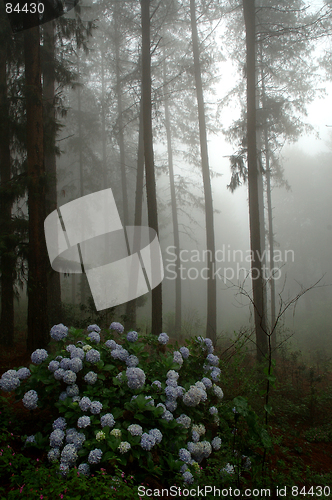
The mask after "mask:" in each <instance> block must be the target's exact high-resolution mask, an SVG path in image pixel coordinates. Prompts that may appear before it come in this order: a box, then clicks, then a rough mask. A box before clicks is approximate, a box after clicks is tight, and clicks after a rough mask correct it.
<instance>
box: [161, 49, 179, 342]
mask: <svg viewBox="0 0 332 500" xmlns="http://www.w3.org/2000/svg"><path fill="white" fill-rule="evenodd" d="M163 79H164V106H165V128H166V139H167V157H168V170H169V183H170V191H171V209H172V222H173V235H174V246H175V255H176V261H175V265H176V270H177V271H176V272H177V276H176V280H175V325H174V328H175V333H176V334H179V333H180V332H181V322H182V319H181V312H182V308H181V275H180V271H179V267H180V264H181V262H180V235H179V222H178V213H177V206H176V193H175V182H174V168H173V150H172V131H171V120H170V114H169V104H168V95H167V83H166V57H165V54H164V66H163Z"/></svg>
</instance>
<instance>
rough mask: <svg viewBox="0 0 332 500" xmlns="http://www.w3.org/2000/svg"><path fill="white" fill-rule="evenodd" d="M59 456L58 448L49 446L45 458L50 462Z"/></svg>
mask: <svg viewBox="0 0 332 500" xmlns="http://www.w3.org/2000/svg"><path fill="white" fill-rule="evenodd" d="M59 457H60V449H59V448H51V449H50V451H49V452H48V453H47V458H48V460H49V461H50V462H57V461H58V460H59Z"/></svg>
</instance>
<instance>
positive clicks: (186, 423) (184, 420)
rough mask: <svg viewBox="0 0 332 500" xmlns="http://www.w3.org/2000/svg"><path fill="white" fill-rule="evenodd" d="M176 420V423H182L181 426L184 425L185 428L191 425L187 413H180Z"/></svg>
mask: <svg viewBox="0 0 332 500" xmlns="http://www.w3.org/2000/svg"><path fill="white" fill-rule="evenodd" d="M176 421H177V423H178V424H180V425H182V427H184V428H185V429H189V427H190V425H191V418H190V417H188V415H185V414H184V413H182V415H180V416H179V417H178V418H177V419H176Z"/></svg>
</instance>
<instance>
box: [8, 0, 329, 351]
mask: <svg viewBox="0 0 332 500" xmlns="http://www.w3.org/2000/svg"><path fill="white" fill-rule="evenodd" d="M152 3H153V2H152ZM203 4H204V2H203V3H202V5H203ZM217 4H218V2H216V7H215V8H216V12H215V13H214V16H212V14H210V18H209V15H208V13H207V12H206V11H205V10H204V5H203V6H202V5H201V3H200V2H197V8H198V11H199V14H200V17H201V19H200V24H198V36H199V39H200V40H201V45H200V50H201V53H200V56H201V71H202V78H203V93H204V101H205V115H206V122H207V140H208V155H209V168H210V178H211V186H212V198H213V209H214V236H215V259H216V269H215V276H214V279H215V280H216V282H217V336H218V338H219V339H222V338H235V337H236V336H237V335H238V332H240V331H244V330H246V331H247V332H248V334H249V333H250V332H253V330H254V315H253V306H252V303H251V301H252V282H251V280H250V276H249V274H250V265H251V264H250V263H251V260H250V252H251V246H250V223H249V203H248V183H247V181H246V180H244V179H243V178H241V175H240V177H239V184H240V185H239V186H238V187H237V189H235V190H234V192H232V191H231V190H230V189H229V187H228V185H229V184H230V182H231V168H230V167H231V159H232V157H233V156H234V155H239V157H240V156H241V155H242V156H241V158H242V159H244V164H246V147H247V146H246V132H245V124H246V111H245V106H246V71H247V69H246V65H245V36H244V35H245V31H244V25H242V28H239V27H238V26H239V24H237V23H240V26H241V22H242V21H241V19H242V17H241V16H240V15H238V14H236V9H235V14H234V16H233V10H230V11H227V9H226V11H225V10H223V9H222V8H221V7H220V6H219V4H218V5H217ZM230 5H233V4H232V2H230ZM296 5H297V4H296ZM305 5H307V4H305ZM321 5H322V4H319V5H318V3H317V4H312V5H311V10H312V12H317V11H316V9H318V8H319V6H321ZM138 7H139V6H138V5H136V6H135V7H134V6H133V7H132V9H133V10H130V8H128V9H126V8H125V7H123V6H122V7H121V8H122V9H123V10H122V11H121V16H120V18H119V19H120V21H119V20H118V25H116V24H114V23H115V17H116V15H118V14H116V13H115V10H114V9H113V7H112V6H111V7H109V10H107V8H106V7H105V6H103V5H102V4H101V3H98V2H91V3H90V4H89V5H86V6H84V5H83V6H82V11H81V13H80V15H81V20H83V25H84V26H85V27H86V26H87V21H93V22H94V27H93V29H92V31H91V36H89V37H88V38H86V39H85V40H84V44H83V45H84V46H85V48H86V50H83V48H82V46H79V45H78V44H77V40H76V39H75V36H74V34H71V35H69V36H67V38H66V36H65V35H64V34H63V33H62V34H61V29H60V26H61V24H57V25H56V57H57V58H58V59H57V60H58V64H59V67H60V63H61V64H63V68H66V70H68V74H66V75H64V73H65V70H64V69H62V70H60V69H59V68H58V70H57V71H59V74H57V79H58V81H57V82H56V85H57V86H56V88H55V102H56V117H57V118H56V119H57V126H56V127H55V128H56V136H55V145H56V148H57V158H56V170H57V172H56V181H57V184H56V191H57V208H59V210H60V211H61V207H64V206H65V205H66V204H68V203H70V202H71V201H73V200H76V199H79V198H80V197H83V196H86V195H88V194H92V193H97V192H98V191H101V190H103V189H106V188H111V190H112V193H113V196H114V200H115V204H116V207H117V209H118V212H119V217H120V219H121V221H122V225H123V226H126V225H127V226H133V225H135V200H136V198H137V184H136V183H137V172H138V159H137V158H138V145H139V126H140V93H141V90H140V88H141V66H140V64H141V63H140V57H141V55H140V51H141V41H140V37H141V33H140V26H139V24H140V21H139V19H140V12H139V8H138ZM159 7H160V6H159ZM159 7H158V8H157V7H156V12H155V13H154V16H155V17H154V18H153V19H152V20H151V43H150V45H151V64H152V80H151V81H152V88H151V98H152V131H153V149H154V164H155V174H156V192H157V207H158V209H157V211H158V218H159V243H160V248H161V254H162V259H163V267H164V279H163V281H162V298H163V329H164V331H167V332H168V333H170V334H172V330H173V329H174V322H175V300H176V298H175V297H176V296H175V277H176V275H177V273H178V272H179V271H180V270H181V286H182V290H181V296H182V330H181V334H182V335H184V336H185V335H201V334H204V333H205V328H206V320H207V276H208V268H207V265H208V262H209V260H211V255H210V254H209V252H208V251H207V244H206V220H205V210H204V204H205V200H204V189H203V181H202V169H201V156H200V151H201V150H200V142H199V128H198V115H197V101H196V86H195V83H194V69H193V64H194V63H193V56H192V54H191V50H192V43H191V38H190V23H189V11H188V9H187V6H186V5H182V4H181V2H179V4H178V10H177V15H178V16H180V15H181V16H183V18H184V21H183V24H179V25H178V27H176V26H175V27H174V26H173V24H174V25H175V24H176V22H177V21H178V20H179V17H176V14H173V16H175V17H174V19H173V20H172V18H170V19H168V18H167V15H168V13H167V9H166V10H165V9H164V7H163V8H162V7H160V8H159ZM112 9H113V10H114V11H113V10H112ZM158 9H159V10H158ZM218 9H220V10H218ZM78 15H79V14H78V13H76V14H75V12H74V11H71V12H70V13H69V14H67V15H65V16H64V20H67V21H66V22H69V21H68V20H71V21H73V22H76V21H75V20H77V19H78ZM218 16H219V17H220V19H218ZM232 16H233V17H232ZM219 21H220V22H219ZM64 22H65V21H64ZM324 22H325V20H324ZM185 23H187V24H185ZM326 23H327V24H326V26H327V28H325V30H326V32H325V35H324V33H322V32H320V34H319V36H318V35H317V38H316V39H315V37H314V36H313V39H312V40H310V41H308V42H304V41H303V40H302V39H301V41H300V42H299V43H301V44H303V45H301V50H303V60H305V64H306V67H305V69H304V70H303V68H302V67H301V71H305V75H304V73H303V72H302V73H300V70H298V71H299V73H297V68H296V67H295V63H296V61H297V59H296V57H297V56H296V54H291V56H288V55H287V54H286V44H285V41H283V44H284V45H283V44H282V43H281V42H280V45H276V47H277V48H275V47H274V45H273V43H275V42H274V41H272V42H271V47H270V46H269V45H268V44H267V48H266V53H267V56H266V57H267V58H269V59H267V61H268V63H266V65H267V66H268V64H271V65H273V64H275V66H272V67H273V68H274V71H275V73H273V72H272V71H271V75H272V76H271V75H269V78H266V88H265V87H264V85H265V83H264V85H262V84H261V81H260V78H261V76H260V74H259V72H258V73H257V75H258V76H257V82H258V83H257V86H258V88H260V87H259V85H262V89H261V90H259V92H261V96H260V97H259V96H258V97H257V109H260V108H261V110H262V111H265V107H264V106H263V104H262V102H263V101H264V99H266V95H265V94H264V93H265V92H267V94H268V92H269V91H270V95H268V97H269V98H270V99H271V101H273V100H275V102H274V104H275V105H277V107H278V106H279V108H280V109H279V108H278V111H277V112H276V115H274V116H273V119H274V122H273V124H272V125H271V130H272V132H271V134H270V135H271V137H270V139H269V140H270V146H269V147H270V148H271V157H272V155H273V162H274V163H273V167H271V184H272V185H271V197H272V218H273V235H274V264H273V266H274V271H273V273H274V274H273V280H274V283H275V286H276V308H277V316H278V335H280V337H279V339H280V341H282V339H283V338H284V335H286V336H290V337H291V339H290V341H289V345H291V346H292V348H293V349H301V350H304V351H306V353H309V355H310V356H311V355H312V356H313V355H314V353H315V351H317V350H319V351H322V352H323V351H326V352H330V350H331V348H332V343H331V333H332V331H331V328H332V327H331V324H332V312H331V307H330V304H331V298H332V291H331V284H332V264H331V257H330V256H331V247H332V221H331V214H332V210H331V209H332V197H331V193H330V192H331V186H332V134H331V133H330V127H332V114H331V109H332V84H331V82H330V81H329V78H330V76H331V75H330V73H329V71H330V69H329V68H328V67H327V66H326V64H325V66H324V65H322V64H321V59H322V58H323V57H324V56H325V55H326V54H328V51H329V37H330V35H329V32H328V26H329V23H330V17H328V16H327V17H326ZM320 29H321V26H320ZM119 30H120V31H119ZM177 30H178V31H177ZM236 30H239V31H238V32H236ZM118 31H119V32H118ZM42 33H44V32H43V31H42ZM84 36H85V35H84ZM84 36H83V35H82V37H83V38H84ZM283 36H285V35H283ZM227 37H228V38H227ZM228 42H229V45H227V43H228ZM43 43H44V42H43V41H42V42H41V46H42V47H44V45H43ZM305 43H308V46H309V45H310V44H311V45H313V49H312V51H311V52H310V53H309V52H306V50H307V48H306V47H307V46H306V45H305ZM236 44H238V45H236ZM287 50H288V49H287ZM269 51H270V52H271V53H270V52H269ZM273 51H275V52H273ZM282 51H285V55H283V52H282ZM295 51H296V49H295ZM271 54H272V55H271ZM15 57H16V56H15V55H13V58H14V59H13V60H11V61H10V62H8V67H10V68H12V69H11V70H10V71H12V73H11V76H10V80H11V84H12V81H13V80H15V78H14V69H13V68H14V66H15V64H16V63H15ZM45 57H46V59H47V57H48V56H47V55H46V56H45V54H44V58H45ZM257 57H258V56H257ZM259 57H261V60H260V61H263V56H262V55H260V56H259ZM283 57H284V59H283ZM287 57H291V58H292V59H291V63H290V66H292V65H294V68H292V67H288V62H287ZM300 58H302V56H301V54H300V55H299V59H300ZM17 64H18V65H20V64H21V63H20V59H19V57H18V58H17ZM282 64H283V66H282ZM299 64H300V63H299ZM163 65H164V66H163ZM310 65H311V66H310ZM261 66H264V65H263V63H262V62H261ZM261 66H259V64H258V63H257V67H258V68H259V71H263V70H261V69H260V68H261ZM310 68H311V69H310ZM309 70H310V71H312V74H311V73H310V71H309ZM61 71H63V74H62V73H61ZM264 71H265V70H264ZM266 71H268V70H266ZM278 71H279V73H280V77H279V75H278ZM283 71H284V73H283ZM70 73H72V74H70ZM262 74H263V73H262ZM276 75H278V76H276ZM8 78H9V77H8ZM17 78H18V76H17ZM43 78H44V80H43V83H45V76H44V77H43ZM264 78H265V77H262V81H264ZM272 78H274V79H275V80H273V83H271V80H272ZM13 85H14V84H13ZM269 85H270V87H269ZM257 92H258V91H257ZM259 92H258V94H259ZM262 96H263V97H262ZM281 96H282V97H281ZM259 99H260V100H259ZM166 100H167V101H168V105H169V107H170V125H169V129H170V130H171V132H170V133H171V136H172V152H173V163H174V179H175V191H176V200H177V216H178V222H179V238H180V250H181V252H180V263H181V268H180V270H177V268H176V264H175V262H176V253H175V244H174V229H173V220H172V210H171V208H172V206H171V201H172V199H171V187H170V167H169V163H170V157H169V150H168V146H169V143H168V142H167V134H166V131H167V125H166V123H165V121H166V118H165V101H166ZM8 101H10V95H9V94H8ZM10 102H11V101H10ZM10 106H12V107H13V109H14V107H15V105H14V104H12V103H11V104H10ZM15 109H16V108H15ZM271 109H272V108H271ZM119 110H121V112H120V114H119ZM20 112H21V111H20V110H18V111H17V114H16V117H17V122H18V123H19V122H20ZM278 113H279V114H278ZM241 120H242V122H241ZM278 120H279V121H280V123H278ZM266 123H268V122H266ZM271 123H272V121H271ZM232 127H233V129H232V133H230V129H231V128H232ZM241 127H242V129H241ZM260 127H261V128H260ZM45 130H46V129H45ZM241 130H242V132H241ZM261 130H262V125H261V124H259V123H258V121H257V141H258V149H259V148H260V151H261V153H260V154H261V157H263V156H264V154H265V153H264V144H263V138H262V137H263V135H262V132H261ZM331 130H332V129H331ZM144 133H145V132H144ZM241 133H242V136H241ZM15 141H16V139H13V140H12V143H11V149H12V156H13V158H16V159H18V160H20V161H21V160H22V163H23V162H24V158H25V156H24V155H25V153H22V151H21V150H20V147H19V146H17V149H16V150H15V147H16V146H15V144H16V143H15ZM122 143H123V145H122ZM144 147H145V146H144ZM241 148H242V150H241ZM240 150H241V154H240V153H239V151H240ZM263 153H264V154H263ZM22 158H23V159H22ZM260 161H261V162H262V163H261V165H262V171H263V174H262V179H263V180H262V182H263V188H262V196H263V199H264V219H265V257H266V273H267V274H266V276H265V277H266V279H267V281H266V290H267V295H266V297H267V317H268V319H269V318H270V300H271V298H270V288H269V286H270V285H269V282H268V280H269V278H270V280H271V269H270V265H269V264H270V263H269V243H268V212H267V209H268V207H267V194H266V193H267V185H266V183H267V180H266V162H267V160H266V159H263V160H262V159H261V160H260ZM264 162H265V163H264ZM271 163H272V160H271ZM264 169H265V170H264ZM124 178H125V181H124ZM124 183H125V184H124ZM147 184H148V181H146V180H145V179H144V188H143V202H142V220H141V225H143V226H149V216H148V205H147V194H146V187H147ZM124 185H125V192H126V194H127V197H128V200H127V202H124V194H123V193H124V187H123V186H124ZM25 203H26V194H24V195H20V197H19V198H18V199H16V201H15V204H14V205H13V207H12V214H13V215H14V214H15V213H18V212H21V213H23V215H24V217H27V214H28V211H27V207H26V205H25ZM19 208H20V210H19ZM126 212H128V216H126ZM126 217H127V219H128V220H127V222H126V221H125V219H126ZM59 220H60V219H59ZM61 223H62V224H63V221H62V222H61ZM59 227H60V222H59ZM127 244H128V242H127ZM22 259H23V261H22V260H20V261H19V263H20V265H22V266H23V267H24V265H25V264H24V262H25V261H24V258H22ZM22 262H23V264H22ZM18 265H19V264H18ZM22 272H23V271H22ZM26 273H27V271H26V270H25V271H24V272H23V278H22V284H23V288H22V289H21V290H20V291H19V292H18V294H19V295H20V298H19V300H18V301H17V302H16V305H15V308H16V318H15V322H16V328H23V329H24V328H25V327H26V325H25V321H26V307H27V299H26V282H27V274H26ZM60 274H61V278H60V280H61V295H62V297H61V298H62V301H63V303H64V304H66V315H64V314H63V312H62V313H61V315H60V314H59V321H58V322H60V321H70V322H73V323H75V321H77V324H81V321H82V319H84V318H86V320H88V318H90V317H92V319H95V320H96V321H97V320H98V314H97V312H96V310H95V309H94V305H93V296H92V294H91V291H90V288H89V285H88V283H87V281H86V277H85V276H84V275H82V274H79V275H78V274H77V275H74V274H70V272H69V273H60ZM144 276H145V275H144ZM145 279H146V276H145ZM82 283H84V285H82ZM152 288H153V287H152ZM305 290H307V291H306V293H303V292H304V291H305ZM302 294H303V295H302ZM140 295H141V296H142V298H141V299H140V301H139V302H138V303H137V306H138V308H137V325H136V327H137V328H140V329H142V330H143V331H148V330H149V329H150V327H151V292H149V293H146V294H140ZM300 295H301V296H300ZM297 296H299V300H298V301H297V300H295V299H296V297H297ZM82 304H84V305H83V307H80V305H82ZM80 311H81V312H80ZM104 312H105V311H104ZM125 315H126V303H125V302H124V301H123V302H122V303H121V304H118V305H116V307H115V309H114V310H110V311H109V316H108V317H110V318H114V319H115V320H121V318H123V317H125ZM106 318H107V316H106ZM104 319H105V316H104V317H103V321H104ZM22 325H23V326H22ZM68 326H70V325H68ZM74 326H75V324H74Z"/></svg>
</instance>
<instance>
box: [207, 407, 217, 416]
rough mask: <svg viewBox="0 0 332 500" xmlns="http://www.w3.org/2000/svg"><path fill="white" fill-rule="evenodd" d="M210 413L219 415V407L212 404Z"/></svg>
mask: <svg viewBox="0 0 332 500" xmlns="http://www.w3.org/2000/svg"><path fill="white" fill-rule="evenodd" d="M209 413H210V414H211V415H217V414H218V408H216V407H215V406H211V408H209Z"/></svg>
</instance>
